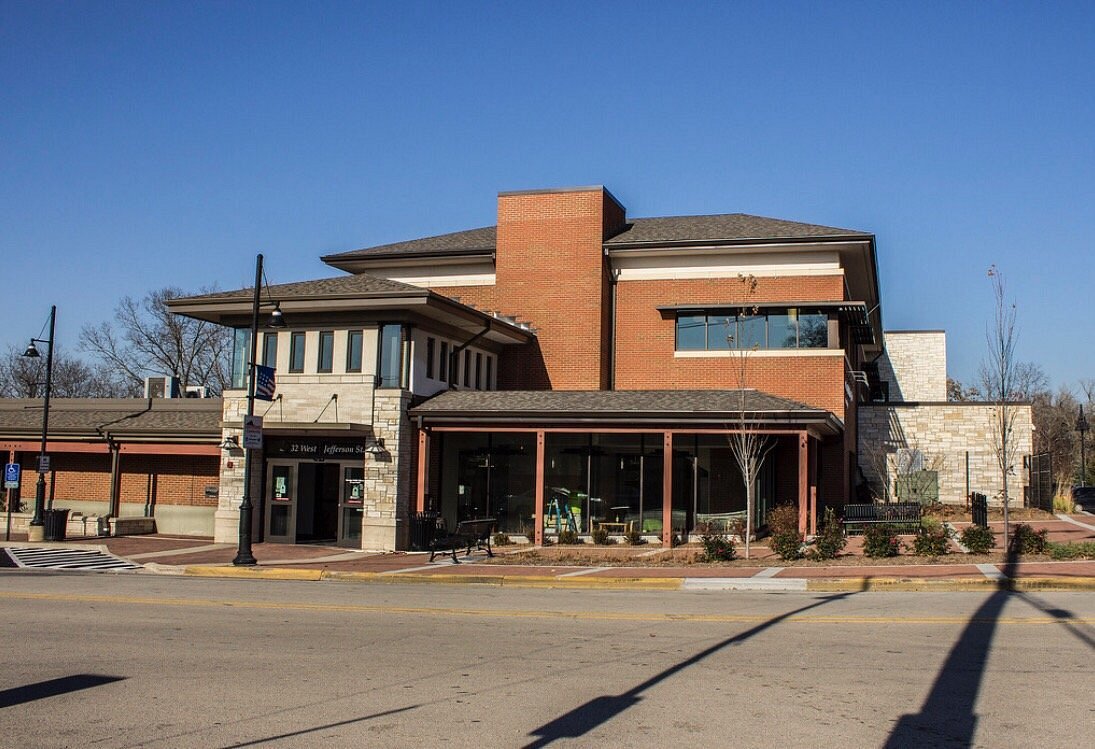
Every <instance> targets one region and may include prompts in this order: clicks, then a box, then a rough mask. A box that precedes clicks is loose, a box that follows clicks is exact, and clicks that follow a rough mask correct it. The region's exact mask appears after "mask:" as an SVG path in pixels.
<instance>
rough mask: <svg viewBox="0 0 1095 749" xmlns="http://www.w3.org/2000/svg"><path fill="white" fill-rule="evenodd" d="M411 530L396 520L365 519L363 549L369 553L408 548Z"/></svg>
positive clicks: (362, 534) (362, 539) (362, 533)
mask: <svg viewBox="0 0 1095 749" xmlns="http://www.w3.org/2000/svg"><path fill="white" fill-rule="evenodd" d="M409 544H410V528H409V527H408V526H407V523H406V522H403V521H399V520H396V519H395V518H365V521H364V522H363V523H362V524H361V548H362V549H366V550H368V551H397V550H402V549H406V548H408V546H409Z"/></svg>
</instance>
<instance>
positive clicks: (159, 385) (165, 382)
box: [144, 376, 179, 398]
mask: <svg viewBox="0 0 1095 749" xmlns="http://www.w3.org/2000/svg"><path fill="white" fill-rule="evenodd" d="M144 397H145V398H178V397H179V378H178V377H167V376H162V377H145V378H144Z"/></svg>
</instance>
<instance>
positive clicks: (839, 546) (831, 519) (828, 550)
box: [809, 507, 848, 561]
mask: <svg viewBox="0 0 1095 749" xmlns="http://www.w3.org/2000/svg"><path fill="white" fill-rule="evenodd" d="M847 545H848V539H847V538H846V537H845V536H844V526H843V525H841V523H840V520H839V519H837V516H836V513H835V512H833V508H832V507H826V508H825V518H824V519H823V520H822V524H821V532H820V533H819V534H818V535H817V538H816V539H815V540H814V548H812V549H810V552H809V556H810V559H814V560H817V561H821V560H825V559H836V557H837V555H838V554H839V553H840V552H842V551H843V550H844V547H845V546H847Z"/></svg>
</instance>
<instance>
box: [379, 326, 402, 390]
mask: <svg viewBox="0 0 1095 749" xmlns="http://www.w3.org/2000/svg"><path fill="white" fill-rule="evenodd" d="M402 354H403V327H402V326H401V325H398V324H391V325H382V326H381V328H380V350H379V352H378V355H377V362H378V364H379V366H378V368H377V377H378V380H379V382H378V383H377V385H378V386H379V387H382V388H397V387H399V386H400V383H401V379H402V378H401V374H402V371H403V368H402V366H401V364H402Z"/></svg>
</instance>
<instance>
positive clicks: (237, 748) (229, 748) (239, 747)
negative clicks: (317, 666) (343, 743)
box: [221, 705, 418, 749]
mask: <svg viewBox="0 0 1095 749" xmlns="http://www.w3.org/2000/svg"><path fill="white" fill-rule="evenodd" d="M416 707H418V705H408V706H407V707H397V708H395V709H394V710H385V711H383V712H380V713H373V714H372V715H362V716H361V717H360V718H347V719H346V720H340V721H336V722H335V723H325V724H323V725H322V726H312V727H311V728H302V729H300V730H299V731H290V732H288V733H279V734H277V735H276V736H263V737H262V738H261V739H252V740H251V741H244V742H242V743H239V744H228V745H226V746H224V747H221V749H243V747H246V746H260V745H262V744H267V743H269V742H271V741H281V740H283V739H292V738H296V737H297V736H304V735H305V734H309V733H315V732H316V731H326V730H328V729H330V728H338V727H340V726H348V725H352V724H354V723H362V722H364V721H366V720H372V719H374V718H383V717H384V716H386V715H396V714H397V713H405V712H407V711H408V710H414V709H415V708H416Z"/></svg>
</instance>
